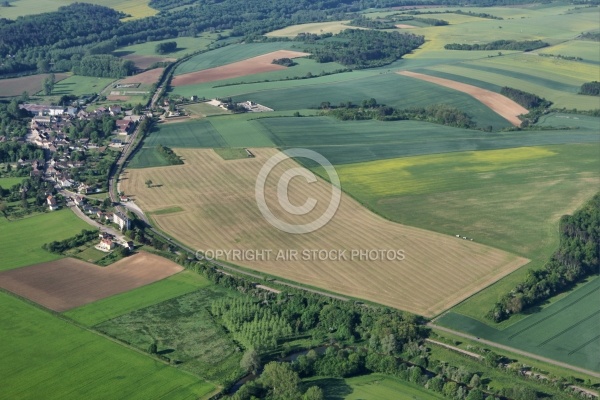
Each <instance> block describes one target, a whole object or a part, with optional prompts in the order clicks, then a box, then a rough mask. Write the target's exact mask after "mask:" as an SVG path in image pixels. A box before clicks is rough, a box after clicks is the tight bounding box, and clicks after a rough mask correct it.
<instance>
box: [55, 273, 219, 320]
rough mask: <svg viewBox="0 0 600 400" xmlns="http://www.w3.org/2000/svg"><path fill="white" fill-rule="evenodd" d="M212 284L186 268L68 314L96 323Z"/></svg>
mask: <svg viewBox="0 0 600 400" xmlns="http://www.w3.org/2000/svg"><path fill="white" fill-rule="evenodd" d="M208 285H210V283H209V282H208V281H207V280H206V279H205V278H204V277H202V276H201V275H199V274H196V273H194V272H191V271H182V272H180V273H178V274H176V275H173V276H170V277H168V278H166V279H163V280H162V281H158V282H155V283H152V284H150V285H147V286H142V287H140V288H137V289H134V290H131V291H129V292H125V293H121V294H117V295H115V296H111V297H108V298H106V299H102V300H99V301H95V302H93V303H90V304H86V305H85V306H82V307H79V308H75V309H73V310H69V311H67V312H66V313H64V315H66V316H67V317H69V318H71V319H73V320H75V321H77V322H79V323H80V324H83V325H86V326H94V325H96V324H99V323H101V322H104V321H108V320H109V319H112V318H115V317H118V316H120V315H123V314H127V313H130V312H133V311H135V310H139V309H140V308H145V307H148V306H151V305H154V304H158V303H161V302H163V301H165V300H169V299H172V298H174V297H178V296H181V295H184V294H186V293H189V292H193V291H194V290H197V289H199V288H202V287H206V286H208Z"/></svg>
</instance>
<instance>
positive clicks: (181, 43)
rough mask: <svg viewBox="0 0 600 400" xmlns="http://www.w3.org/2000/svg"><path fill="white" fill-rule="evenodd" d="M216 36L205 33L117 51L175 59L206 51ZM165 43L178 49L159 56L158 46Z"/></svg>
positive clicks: (122, 48) (147, 43) (122, 53)
mask: <svg viewBox="0 0 600 400" xmlns="http://www.w3.org/2000/svg"><path fill="white" fill-rule="evenodd" d="M215 40H216V35H214V34H210V33H204V34H201V35H199V36H198V37H177V38H173V39H165V40H158V41H153V42H146V43H140V44H133V45H131V46H125V47H120V48H119V49H118V50H116V51H115V53H117V54H118V55H120V56H122V55H125V54H135V55H138V56H156V57H173V58H180V57H182V56H184V55H186V54H192V53H195V52H197V51H200V50H205V49H207V48H208V46H210V45H211V44H212V43H214V42H215ZM164 42H177V49H176V50H175V51H173V52H171V53H167V54H158V53H157V52H156V45H157V44H159V43H164Z"/></svg>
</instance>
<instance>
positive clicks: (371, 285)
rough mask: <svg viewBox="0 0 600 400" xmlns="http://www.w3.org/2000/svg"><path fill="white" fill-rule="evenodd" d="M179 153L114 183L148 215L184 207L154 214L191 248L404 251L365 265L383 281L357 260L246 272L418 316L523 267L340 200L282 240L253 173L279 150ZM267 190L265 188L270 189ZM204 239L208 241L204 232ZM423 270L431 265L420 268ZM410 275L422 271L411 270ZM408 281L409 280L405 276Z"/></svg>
mask: <svg viewBox="0 0 600 400" xmlns="http://www.w3.org/2000/svg"><path fill="white" fill-rule="evenodd" d="M176 151H177V154H179V155H180V156H182V157H183V158H184V159H185V161H186V164H185V165H182V166H171V167H168V168H161V167H159V168H145V169H136V170H133V169H132V170H130V171H129V172H128V173H127V177H128V179H127V180H124V181H123V182H122V183H121V186H122V187H123V189H124V191H125V192H126V193H128V195H131V196H133V197H134V198H135V199H136V201H137V203H138V204H139V205H140V206H141V207H143V208H144V209H145V210H146V211H153V210H160V209H164V208H167V207H168V206H171V205H173V204H178V205H179V206H180V207H181V208H183V210H184V211H183V212H178V213H172V214H165V215H154V216H153V220H154V221H155V222H156V223H157V225H158V226H159V227H160V228H161V229H163V230H165V231H167V232H169V233H171V234H172V235H173V236H174V237H175V238H177V239H178V240H181V241H182V242H184V243H186V244H188V245H190V246H193V247H194V248H197V249H219V248H229V247H231V246H234V247H236V248H240V249H244V250H252V249H261V248H269V249H275V251H277V250H278V249H298V248H303V249H312V248H315V249H323V248H327V249H329V250H333V249H336V248H338V247H341V248H346V249H370V248H373V249H382V248H385V249H388V248H389V249H392V248H394V249H395V248H397V247H398V246H401V247H402V248H404V249H406V250H405V251H406V253H407V257H406V260H404V261H402V262H398V260H391V259H389V260H388V259H380V260H377V261H375V262H373V263H370V264H371V265H372V266H373V268H375V269H381V270H383V271H386V272H385V274H384V275H382V274H379V273H375V272H374V270H373V269H372V268H371V269H368V270H365V269H364V268H362V265H363V263H362V262H360V261H359V260H358V259H354V260H353V259H350V260H340V261H338V262H335V261H330V262H318V261H317V260H308V261H304V262H303V261H302V260H296V261H294V260H291V261H289V262H287V263H286V264H285V268H283V269H282V268H281V267H282V265H281V263H279V262H276V261H275V260H274V259H272V260H267V261H266V262H252V261H246V262H243V263H242V265H244V266H248V267H251V268H254V269H258V270H261V271H264V272H267V273H270V274H274V275H278V276H282V277H284V278H287V279H291V280H295V281H298V282H302V283H305V284H309V285H313V286H318V287H322V288H325V289H328V290H333V291H336V292H338V293H342V294H347V295H352V296H356V297H359V298H364V299H367V300H372V301H377V302H381V303H384V304H388V305H391V306H396V307H398V308H401V309H405V310H410V311H412V312H417V313H419V314H424V315H434V314H436V313H438V312H439V311H440V310H442V309H445V308H447V307H448V306H449V305H450V304H452V303H454V302H456V301H458V300H459V299H462V298H464V297H465V296H467V295H468V294H471V293H472V292H473V291H474V290H477V289H476V288H478V287H481V286H482V285H487V284H489V283H491V282H493V281H495V280H497V279H498V278H499V277H500V276H503V275H505V274H506V273H508V272H510V271H513V270H514V269H516V268H518V267H519V266H521V265H523V264H524V263H526V262H527V260H526V259H524V258H520V257H516V256H514V255H510V254H508V253H505V252H502V251H498V250H494V249H491V248H489V247H486V246H482V245H479V244H476V243H472V242H469V241H463V240H461V239H456V238H454V237H450V236H445V235H437V234H434V233H431V232H427V231H422V230H419V229H414V228H410V227H408V226H403V225H397V224H394V223H391V222H388V221H385V220H383V219H382V218H380V217H378V216H377V215H375V214H372V213H370V212H368V211H367V210H366V209H365V208H364V207H362V206H361V205H360V204H358V203H356V202H355V201H354V200H352V199H351V198H349V197H344V198H343V200H342V203H341V207H340V209H339V210H338V211H337V213H336V216H335V218H334V219H333V220H332V221H331V222H330V223H329V224H327V225H326V226H324V227H323V228H321V229H320V230H318V231H317V232H314V233H311V234H306V235H301V236H299V237H294V236H293V235H282V234H281V232H279V231H277V230H275V229H274V228H273V227H272V226H270V225H269V224H268V223H267V221H266V220H265V219H264V218H262V216H261V215H260V213H259V211H258V209H257V208H256V207H255V206H254V202H253V198H254V183H255V179H256V174H257V173H258V169H260V167H261V166H262V164H263V163H264V162H265V161H266V159H267V158H269V157H270V156H272V155H273V154H275V153H276V152H277V151H276V150H275V149H253V150H252V151H253V153H254V154H255V155H256V157H255V158H252V159H246V160H230V161H225V160H223V159H222V158H221V157H219V156H218V155H217V154H216V153H214V152H213V151H212V150H197V149H190V150H184V149H177V150H176ZM283 164H286V163H282V165H283ZM288 167H289V166H288ZM278 168H279V167H278ZM225 177H227V178H226V179H225ZM234 177H235V178H234ZM147 179H152V181H153V182H154V183H155V187H152V188H148V187H146V185H145V184H144V182H145V181H146V180H147ZM274 184H275V183H274V182H273V185H274ZM268 185H269V186H268V187H271V186H270V185H271V184H270V183H268ZM199 186H201V187H202V188H203V190H202V191H200V192H198V191H196V190H195V189H194V188H195V187H199ZM306 191H309V193H312V195H313V196H314V197H315V198H317V199H324V198H327V196H329V191H330V188H329V185H328V184H323V183H321V184H319V185H317V186H314V185H310V186H309V187H308V188H307V187H303V188H298V192H295V193H296V194H295V195H301V194H302V195H303V193H306ZM269 196H270V195H269ZM319 204H320V206H318V207H316V209H315V212H317V211H323V210H319V209H322V208H323V205H325V204H327V203H326V202H324V201H322V202H319ZM350 215H352V217H351V218H350ZM241 221H244V223H243V224H242V223H241ZM350 221H352V222H350ZM355 224H360V225H361V227H362V229H361V232H360V234H359V233H358V232H356V231H355V230H354V229H352V228H351V226H353V225H355ZM202 232H214V234H211V235H203V234H202ZM382 232H386V233H385V234H383V233H382ZM217 233H218V234H217ZM382 235H383V236H382ZM382 237H384V238H386V239H385V241H384V240H382ZM433 243H435V245H433ZM357 251H358V250H357ZM409 254H410V255H409ZM450 255H451V256H450ZM438 257H441V258H438ZM442 258H443V259H444V262H443V263H442V262H441V259H442ZM422 265H429V266H430V268H429V269H427V270H423V269H421V267H420V266H422ZM415 268H416V269H417V270H419V271H420V272H419V274H416V273H415V272H416V270H415ZM444 273H447V274H448V275H447V278H446V279H443V280H442V279H439V276H440V274H444ZM413 276H414V277H415V278H414V279H413V278H410V277H413ZM417 276H418V277H417ZM391 282H393V284H392V283H391ZM407 293H410V296H408V295H407Z"/></svg>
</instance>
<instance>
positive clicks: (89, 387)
mask: <svg viewBox="0 0 600 400" xmlns="http://www.w3.org/2000/svg"><path fill="white" fill-rule="evenodd" d="M2 254H5V253H4V252H3V253H2ZM0 334H1V336H2V341H1V343H0V351H1V352H2V363H1V364H0V374H1V375H2V396H3V397H5V398H12V399H16V398H21V399H25V398H30V399H34V398H44V399H82V398H86V399H94V398H96V399H100V398H105V399H106V398H128V399H158V398H162V397H163V396H170V397H172V398H177V399H197V398H199V397H204V396H207V395H208V394H209V393H210V392H212V391H213V390H214V389H215V387H214V386H213V385H211V384H209V383H207V382H204V381H202V380H199V379H198V378H197V377H194V376H191V375H189V374H186V373H185V372H183V371H178V370H177V369H176V368H173V367H170V366H168V365H165V364H164V363H161V362H159V361H156V360H153V359H152V358H150V357H148V356H146V355H143V354H140V353H139V352H136V351H134V350H132V349H128V348H126V347H124V346H120V345H119V344H117V343H114V342H112V341H110V340H107V339H106V338H103V337H101V336H99V335H97V334H95V333H92V332H90V331H87V330H84V329H81V328H79V327H76V326H74V325H72V324H70V323H68V322H66V321H62V320H60V319H58V318H56V317H54V316H53V315H52V314H50V313H48V312H46V311H43V310H41V309H39V308H37V307H34V306H32V305H29V304H27V303H25V302H22V301H21V300H18V299H16V298H14V297H12V296H10V295H8V294H5V293H0Z"/></svg>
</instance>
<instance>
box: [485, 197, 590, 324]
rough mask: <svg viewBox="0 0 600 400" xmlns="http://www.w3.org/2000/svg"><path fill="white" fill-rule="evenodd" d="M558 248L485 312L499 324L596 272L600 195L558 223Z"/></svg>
mask: <svg viewBox="0 0 600 400" xmlns="http://www.w3.org/2000/svg"><path fill="white" fill-rule="evenodd" d="M559 234H560V245H559V248H558V249H557V250H556V251H555V252H554V254H553V255H552V257H551V258H550V260H549V261H548V262H547V263H546V264H545V265H544V267H543V268H541V269H539V270H530V271H529V272H528V274H527V278H526V279H525V280H524V281H523V282H521V283H519V284H518V285H517V286H516V287H515V288H514V289H513V290H511V291H510V293H507V294H505V295H504V296H503V297H502V299H501V300H500V301H499V302H498V303H496V304H495V305H494V307H493V308H492V309H491V310H490V311H489V312H488V314H487V317H488V318H490V319H492V320H494V321H496V322H500V321H503V320H505V319H507V318H509V317H510V316H511V315H512V314H516V313H519V312H521V311H522V310H524V309H527V308H528V307H531V306H534V305H536V304H539V303H541V302H542V301H544V300H547V299H549V298H550V297H552V296H555V295H556V294H558V293H561V292H563V291H565V290H568V289H570V288H572V287H573V286H574V285H575V284H577V283H578V282H581V280H583V279H585V278H586V277H588V276H590V275H594V274H598V271H599V269H600V193H597V194H596V195H595V196H594V197H593V198H592V199H591V200H590V201H589V202H588V203H587V204H586V205H585V206H583V207H582V208H581V209H580V210H579V211H577V212H575V213H574V214H573V215H565V216H563V217H562V218H561V220H560V228H559Z"/></svg>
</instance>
